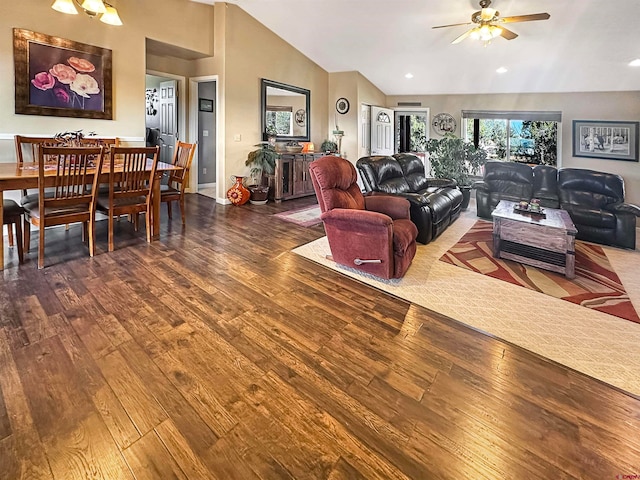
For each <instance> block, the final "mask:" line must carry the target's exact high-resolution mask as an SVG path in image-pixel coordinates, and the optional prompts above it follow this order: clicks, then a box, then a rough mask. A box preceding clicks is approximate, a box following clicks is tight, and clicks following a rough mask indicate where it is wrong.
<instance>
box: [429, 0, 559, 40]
mask: <svg viewBox="0 0 640 480" xmlns="http://www.w3.org/2000/svg"><path fill="white" fill-rule="evenodd" d="M489 5H491V0H480V8H481V9H482V10H478V11H477V12H474V13H473V14H472V15H471V22H466V23H454V24H451V25H439V26H437V27H433V28H446V27H457V26H459V25H473V24H474V23H475V24H476V26H475V27H473V28H472V29H471V30H467V31H466V32H465V33H463V34H462V35H460V36H459V37H458V38H456V39H455V40H454V41H453V42H451V43H452V44H456V43H460V42H461V41H462V40H464V39H465V38H467V37H471V38H474V39H479V40H482V41H484V42H485V44H486V43H488V42H490V41H491V40H492V39H494V38H496V37H498V36H501V37H502V38H506V39H507V40H513V39H514V38H516V37H517V36H518V34H517V33H515V32H512V31H511V30H507V29H506V28H504V27H503V26H502V24H504V23H515V22H531V21H533V20H548V19H549V18H550V17H551V15H549V14H548V13H532V14H529V15H517V16H515V17H502V18H501V17H500V12H498V11H497V10H496V9H495V8H490V7H489Z"/></svg>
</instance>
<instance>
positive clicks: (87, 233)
mask: <svg viewBox="0 0 640 480" xmlns="http://www.w3.org/2000/svg"><path fill="white" fill-rule="evenodd" d="M45 159H46V161H45ZM102 162H103V147H46V146H45V147H41V148H39V149H38V199H37V201H30V202H26V203H25V204H24V205H23V206H22V207H23V208H24V215H25V218H24V228H25V232H24V237H25V249H26V250H27V251H28V250H29V244H30V240H31V235H30V224H32V225H35V226H37V227H38V229H39V241H38V268H39V269H40V268H43V267H44V245H45V239H44V234H45V229H46V227H51V226H54V225H67V224H69V223H77V222H82V223H83V236H84V239H85V240H86V241H87V242H88V244H89V255H90V256H92V257H93V254H94V250H95V213H96V199H97V191H98V177H99V174H100V170H101V168H102ZM45 186H46V187H47V189H48V192H47V195H45Z"/></svg>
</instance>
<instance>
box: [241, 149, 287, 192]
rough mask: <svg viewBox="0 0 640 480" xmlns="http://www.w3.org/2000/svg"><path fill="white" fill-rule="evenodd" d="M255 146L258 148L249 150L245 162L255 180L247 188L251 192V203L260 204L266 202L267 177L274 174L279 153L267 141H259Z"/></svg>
mask: <svg viewBox="0 0 640 480" xmlns="http://www.w3.org/2000/svg"><path fill="white" fill-rule="evenodd" d="M256 146H257V147H260V148H258V149H256V150H253V151H251V152H249V154H248V155H247V160H246V162H245V165H246V166H247V167H251V171H250V175H251V178H252V179H253V181H254V182H255V183H254V184H253V185H250V186H248V187H247V188H248V189H249V191H250V192H251V203H254V204H262V203H267V198H268V196H269V180H268V177H269V175H273V174H275V171H276V160H277V158H278V156H279V155H278V153H277V152H276V150H275V148H274V147H273V145H271V144H270V143H269V142H260V143H258V144H256Z"/></svg>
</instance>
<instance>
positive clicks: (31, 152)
mask: <svg viewBox="0 0 640 480" xmlns="http://www.w3.org/2000/svg"><path fill="white" fill-rule="evenodd" d="M15 144H16V159H17V160H18V164H23V163H25V162H26V163H31V162H33V163H36V162H37V161H38V148H39V147H45V146H47V147H54V146H56V145H59V144H60V142H59V141H58V140H57V139H56V138H53V137H26V136H24V135H16V136H15Z"/></svg>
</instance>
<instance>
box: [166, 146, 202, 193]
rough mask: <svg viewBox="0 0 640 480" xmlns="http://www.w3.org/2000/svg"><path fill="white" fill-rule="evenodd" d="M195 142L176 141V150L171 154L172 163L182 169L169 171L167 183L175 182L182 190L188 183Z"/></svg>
mask: <svg viewBox="0 0 640 480" xmlns="http://www.w3.org/2000/svg"><path fill="white" fill-rule="evenodd" d="M196 145H197V144H196V143H184V142H180V141H179V142H178V143H177V144H176V152H175V154H174V156H173V161H172V163H173V165H175V166H177V167H182V170H175V171H171V173H170V174H169V185H173V184H177V185H178V186H179V187H180V191H181V192H183V191H184V189H185V188H186V186H187V185H188V184H189V169H190V168H191V162H192V161H193V156H194V154H195V153H196Z"/></svg>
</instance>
